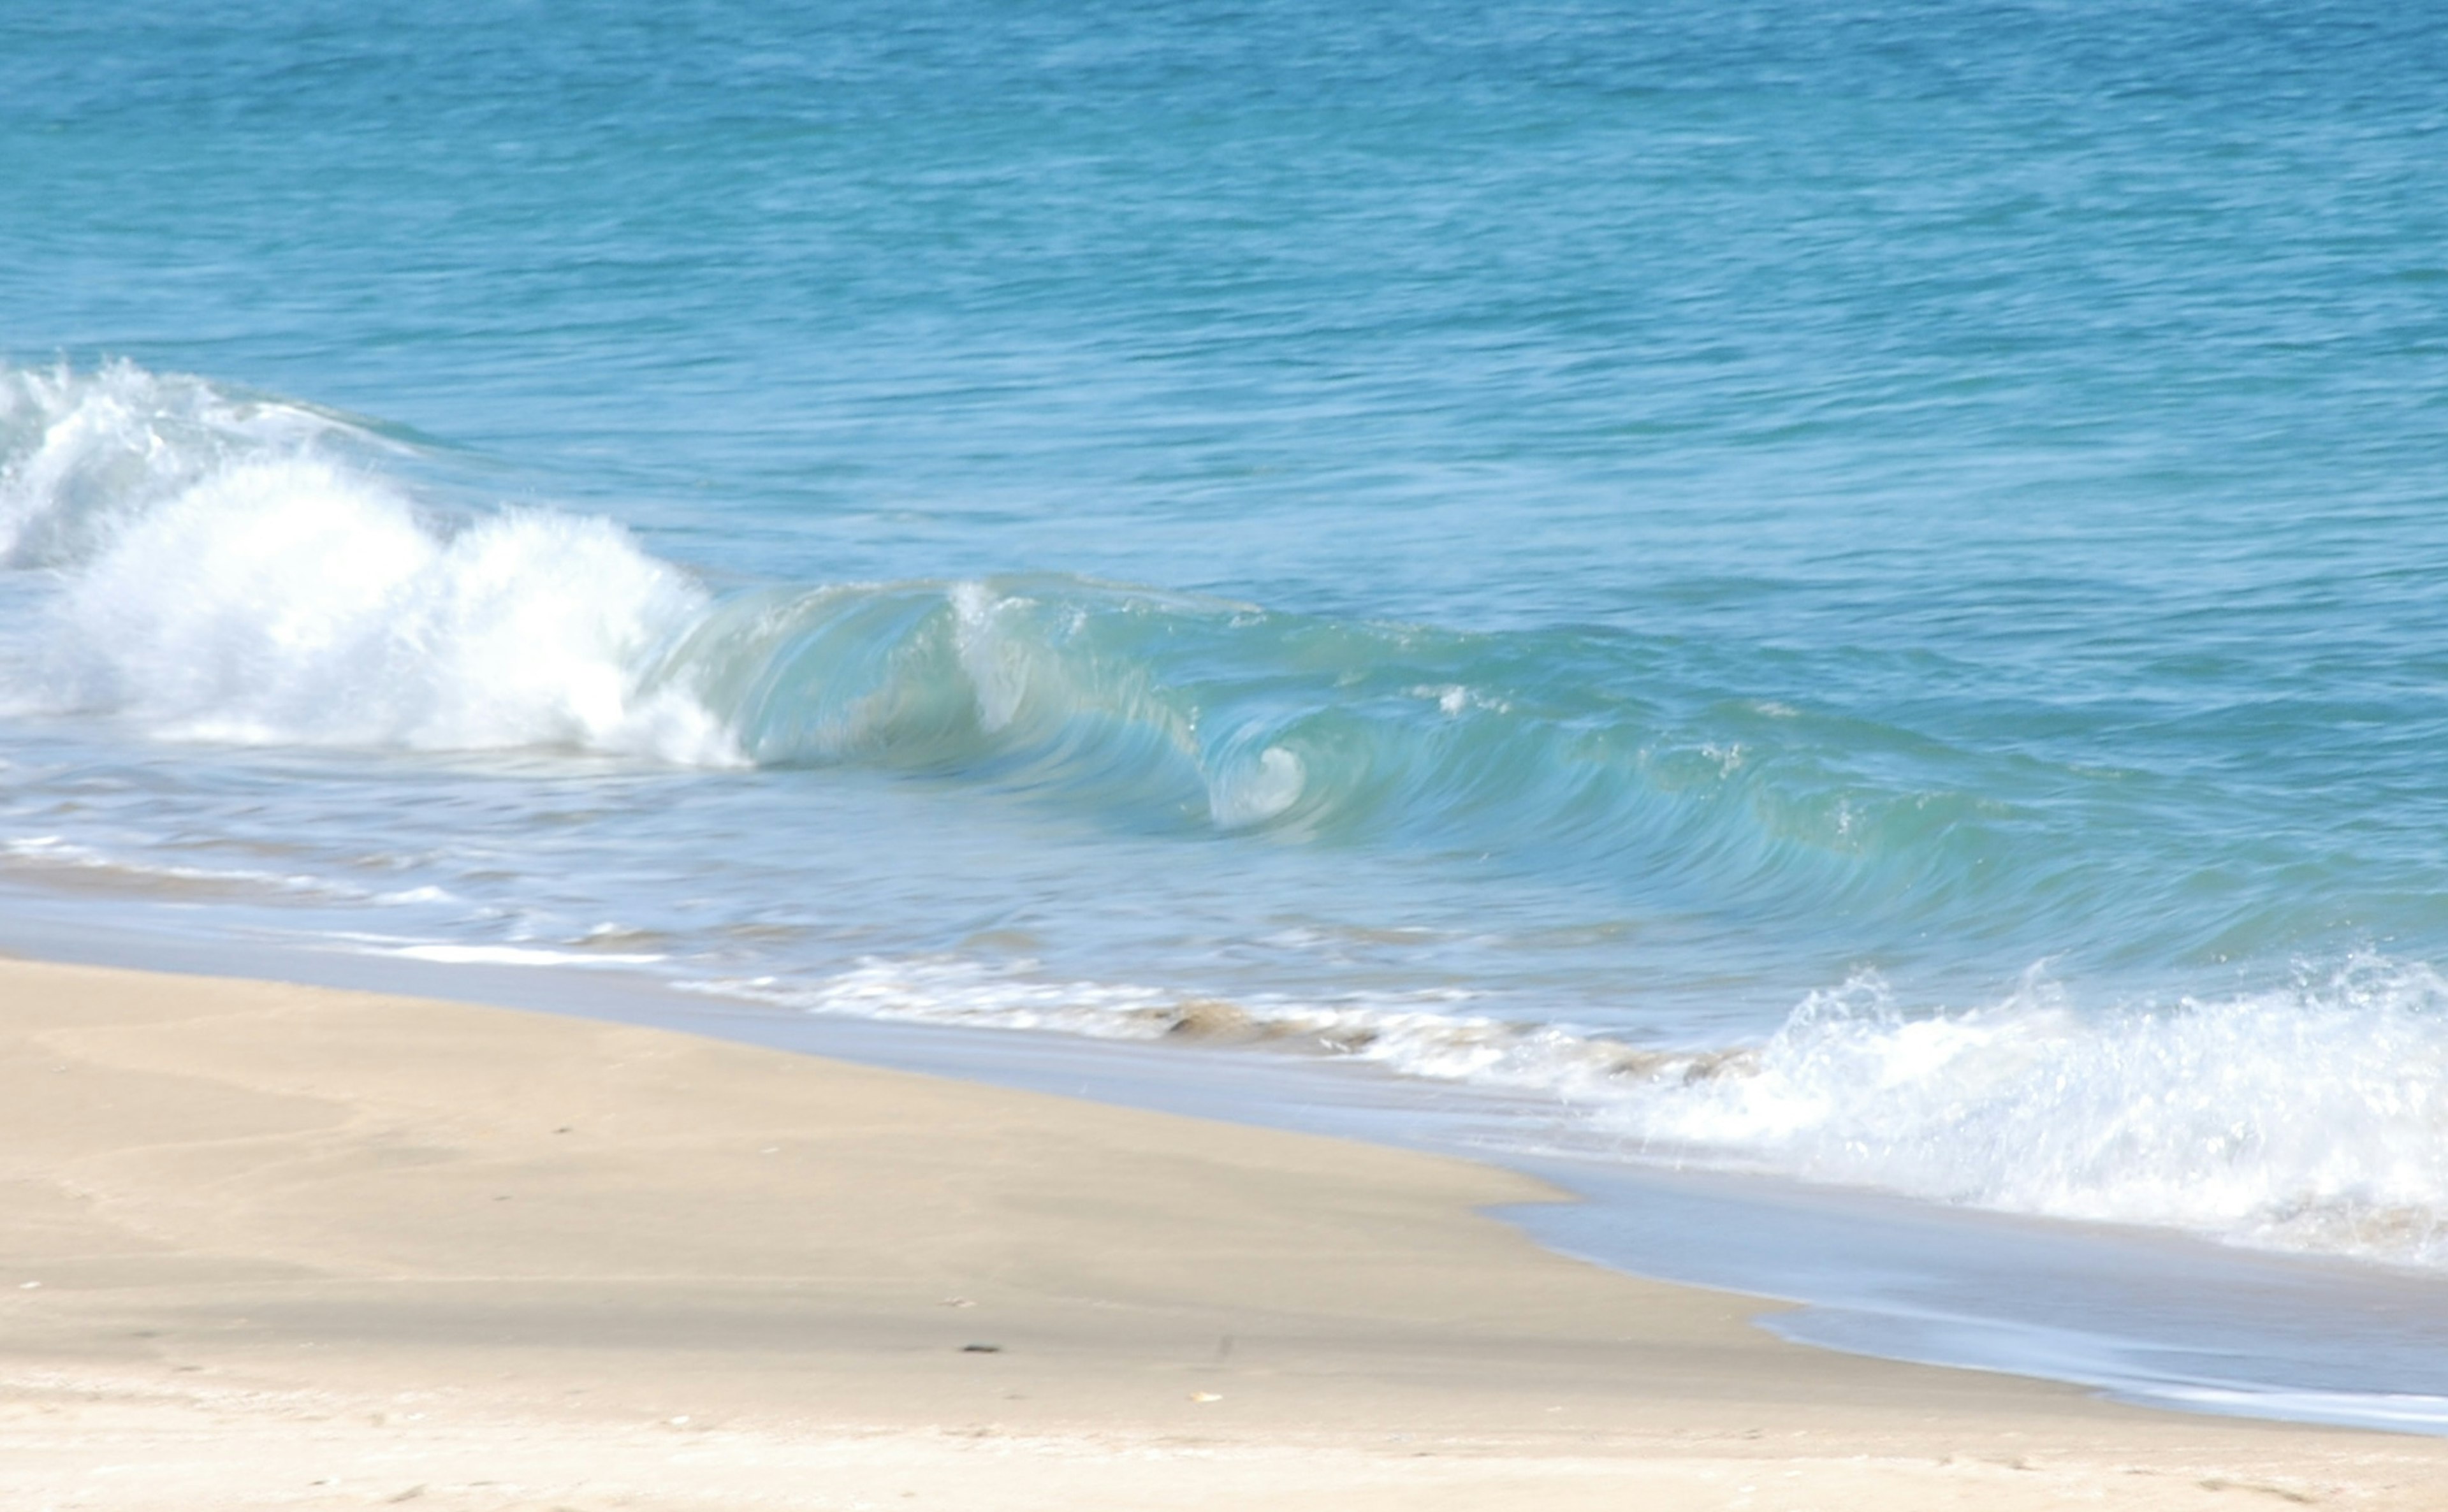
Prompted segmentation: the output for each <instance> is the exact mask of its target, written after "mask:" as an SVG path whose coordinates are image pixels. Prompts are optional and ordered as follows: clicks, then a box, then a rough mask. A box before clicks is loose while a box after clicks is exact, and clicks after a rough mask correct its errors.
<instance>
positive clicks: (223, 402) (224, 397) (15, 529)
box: [0, 361, 371, 566]
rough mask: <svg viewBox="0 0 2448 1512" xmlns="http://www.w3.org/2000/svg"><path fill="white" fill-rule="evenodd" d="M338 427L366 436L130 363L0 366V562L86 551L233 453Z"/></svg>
mask: <svg viewBox="0 0 2448 1512" xmlns="http://www.w3.org/2000/svg"><path fill="white" fill-rule="evenodd" d="M343 435H345V436H348V437H350V438H352V439H355V440H369V439H371V438H370V437H368V436H366V435H365V434H364V432H362V431H356V430H355V429H354V428H353V427H350V426H348V425H347V424H346V423H345V422H342V421H339V420H337V419H335V418H334V417H332V416H329V415H325V414H321V413H318V412H316V411H312V410H308V409H305V408H303V407H301V406H296V405H289V404H282V403H279V402H278V401H276V400H269V399H249V398H242V397H239V396H236V395H233V394H231V393H228V392H224V391H222V390H220V389H217V388H215V387H214V386H213V385H211V384H209V383H206V382H204V381H203V380H202V379H201V378H192V377H186V376H183V375H180V374H163V373H147V372H145V371H144V370H143V369H142V368H139V367H137V366H135V365H134V364H133V363H129V362H124V361H123V362H113V363H110V364H108V365H107V366H105V367H104V368H102V369H101V370H100V371H98V372H95V373H75V372H73V371H71V370H69V369H67V368H65V367H62V368H57V369H52V370H48V371H42V370H29V369H13V368H0V565H11V566H31V565H64V564H67V563H73V562H77V561H81V560H83V559H85V558H86V557H88V556H90V555H91V554H92V553H93V552H95V551H96V550H98V549H100V548H101V547H102V545H104V544H105V543H106V541H107V539H108V536H109V532H110V530H111V527H112V526H113V525H114V524H116V523H117V522H120V521H123V520H124V519H126V518H128V517H130V516H131V515H134V514H138V513H141V512H143V510H145V509H148V508H150V507H154V506H155V505H158V504H160V503H162V502H163V501H164V500H166V499H169V498H172V497H175V496H176V495H177V494H179V493H180V492H182V491H183V490H185V489H187V488H193V487H194V486H195V485H197V484H198V483H201V482H202V481H203V480H204V479H205V478H207V477H209V476H210V475H211V474H212V473H213V472H215V471H216V470H218V469H221V468H223V467H226V466H228V465H229V464H230V463H231V462H233V461H235V460H238V459H240V458H243V457H247V456H259V455H264V454H267V453H273V452H285V451H295V450H299V449H301V448H304V447H306V446H309V445H311V444H313V443H315V442H317V441H322V440H326V439H332V438H336V437H340V436H343Z"/></svg>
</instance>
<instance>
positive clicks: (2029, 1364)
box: [0, 895, 2448, 1435]
mask: <svg viewBox="0 0 2448 1512" xmlns="http://www.w3.org/2000/svg"><path fill="white" fill-rule="evenodd" d="M12 902H15V903H18V904H21V905H23V906H22V907H18V908H12V909H10V911H9V912H8V913H7V914H6V915H0V950H5V951H8V952H10V953H12V954H16V955H20V956H23V957H26V958H29V959H41V960H50V961H60V962H67V963H75V964H83V965H92V966H107V967H128V968H135V969H144V970H159V971H167V972H176V973H181V974H188V975H202V976H220V977H239V978H251V979H258V980H264V979H269V980H279V981H287V982H295V983H297V984H300V985H305V986H328V987H340V988H350V989H356V990H373V991H384V992H392V993H400V994H406V995H412V996H419V997H428V998H435V999H440V1000H445V1001H452V1002H462V1003H469V1004H474V1005H484V1006H499V1007H509V1008H516V1009H523V1010H527V1011H540V1012H547V1013H554V1014H560V1015H564V1016H567V1017H575V1018H583V1019H589V1020H595V1021H608V1022H614V1023H624V1024H640V1025H643V1026H649V1027H654V1028H661V1029H670V1030H675V1031H678V1032H682V1033H691V1034H699V1035H704V1036H707V1037H710V1038H714V1039H720V1040H727V1041H732V1042H735V1043H749V1044H755V1045H759V1046H763V1047H766V1048H773V1049H780V1050H786V1051H791V1052H794V1053H799V1054H809V1055H820V1056H825V1057H828V1058H832V1059H836V1060H841V1061H847V1062H855V1063H860V1064H866V1065H874V1066H882V1067H888V1068H891V1069H896V1070H906V1071H916V1072H923V1073H928V1074H931V1075H937V1076H947V1077H952V1078H957V1079H960V1080H964V1081H976V1082H980V1083H985V1084H990V1085H997V1086H1004V1087H1011V1088H1017V1089H1022V1090H1027V1091H1035V1092H1042V1093H1049V1094H1053V1095H1058V1096H1063V1097H1073V1098H1081V1099H1085V1100H1088V1101H1098V1102H1104V1103H1108V1104H1112V1105H1118V1106H1124V1107H1134V1108H1141V1109H1147V1110H1150V1111H1156V1112H1162V1113H1171V1114H1177V1115H1182V1116H1188V1117H1195V1118H1206V1119H1213V1120H1220V1121H1225V1122H1233V1123H1240V1124H1245V1125H1254V1126H1259V1127H1267V1128H1275V1129H1283V1130H1287V1131H1291V1132H1298V1133H1307V1134H1317V1135H1324V1136H1329V1137H1333V1138H1340V1139H1359V1140H1364V1141H1367V1142H1372V1143H1377V1144H1381V1145H1388V1146H1395V1147H1400V1148H1406V1149H1414V1150H1419V1151H1423V1152H1426V1153H1431V1154H1437V1155H1443V1156H1448V1157H1455V1158H1465V1159H1472V1160H1477V1161H1481V1162H1482V1163H1487V1164H1493V1165H1497V1166H1500V1167H1503V1168H1506V1169H1510V1170H1514V1171H1518V1172H1520V1173H1522V1174H1525V1175H1529V1176H1532V1177H1538V1178H1540V1179H1541V1180H1544V1181H1547V1182H1549V1183H1550V1184H1552V1185H1554V1186H1556V1187H1558V1188H1559V1189H1561V1190H1563V1191H1565V1192H1567V1193H1569V1194H1571V1195H1572V1196H1574V1197H1576V1198H1578V1200H1576V1201H1572V1202H1565V1203H1543V1204H1536V1205H1530V1206H1522V1207H1510V1208H1505V1209H1500V1210H1496V1211H1495V1213H1494V1214H1493V1215H1495V1216H1497V1217H1500V1218H1501V1219H1503V1220H1504V1221H1506V1222H1508V1223H1511V1224H1512V1225H1514V1226H1515V1227H1517V1228H1519V1229H1520V1230H1521V1231H1522V1232H1523V1233H1525V1234H1528V1235H1529V1236H1530V1237H1531V1238H1532V1239H1534V1240H1535V1241H1537V1242H1538V1243H1540V1245H1542V1246H1544V1247H1546V1248H1548V1249H1550V1250H1553V1251H1556V1252H1558V1253H1560V1254H1568V1255H1572V1256H1575V1257H1577V1258H1580V1259H1584V1260H1588V1261H1590V1262H1592V1263H1595V1264H1598V1265H1601V1266H1605V1267H1607V1268H1609V1269H1611V1270H1616V1271H1618V1272H1622V1273H1628V1274H1633V1275H1637V1276H1642V1277H1646V1278H1649V1279H1654V1280H1660V1281H1666V1282H1672V1283H1678V1284H1682V1285H1690V1286H1698V1287H1705V1288H1709V1289H1712V1290H1718V1291H1727V1292H1738V1293H1742V1294H1745V1295H1748V1296H1751V1297H1754V1298H1757V1299H1759V1300H1761V1301H1762V1302H1765V1303H1784V1304H1788V1308H1789V1310H1780V1311H1771V1312H1769V1313H1767V1314H1765V1315H1763V1316H1762V1317H1760V1318H1759V1319H1758V1321H1759V1323H1760V1325H1761V1326H1762V1327H1763V1328H1766V1329H1768V1330H1769V1331H1771V1332H1773V1333H1775V1334H1777V1335H1779V1336H1780V1337H1783V1338H1786V1339H1788V1340H1792V1341H1794V1342H1796V1343H1801V1344H1806V1345H1810V1346H1814V1347H1818V1348H1823V1349H1834V1350H1837V1351H1840V1352H1845V1353H1851V1354H1860V1355H1866V1356H1871V1357H1875V1358H1883V1359H1892V1360H1901V1361H1907V1362H1912V1363H1916V1364H1924V1365H1933V1366H1941V1367H1949V1368H1966V1369H1977V1370H1989V1371H1998V1372H2002V1373H2007V1374H2015V1375H2023V1376H2029V1377H2035V1378H2038V1379H2044V1380H2055V1381H2062V1382H2067V1383H2071V1384H2074V1385H2076V1386H2080V1387H2084V1388H2090V1389H2093V1390H2095V1391H2098V1392H2100V1393H2101V1394H2103V1395H2105V1396H2108V1397H2110V1398H2113V1399H2115V1400H2119V1401H2123V1402H2127V1403H2131V1404H2134V1405H2139V1406H2146V1407H2163V1408H2172V1409H2178V1410H2188V1411H2198V1412H2209V1413H2218V1414H2224V1415H2230V1416H2239V1417H2247V1418H2265V1419H2272V1420H2278V1421H2291V1422H2303V1423H2318V1424H2326V1425H2333V1426H2352V1427H2362V1428H2372V1429H2380V1430H2386V1431H2397V1432H2413V1433H2423V1434H2443V1435H2448V1287H2442V1286H2441V1285H2440V1284H2439V1283H2438V1280H2437V1279H2436V1278H2433V1277H2430V1276H2427V1275H2423V1274H2419V1273H2412V1272H2406V1271H2400V1270H2395V1269H2391V1268H2386V1267H2381V1266H2374V1265H2369V1264H2362V1263H2356V1262H2349V1261H2337V1260H2323V1259H2317V1258H2306V1257H2302V1256H2293V1255H2284V1254H2266V1253H2260V1252H2252V1251H2245V1250H2236V1249H2229V1248H2226V1247H2222V1246H2217V1245H2212V1244H2209V1243H2207V1242H2204V1241H2200V1240H2196V1239H2192V1238H2189V1237H2187V1236H2184V1235H2180V1234H2167V1233H2162V1232H2152V1231H2145V1230H2138V1229H2125V1228H2116V1227H2110V1226H2104V1225H2085V1224H2074V1223H2065V1222H2059V1221H2054V1220H2047V1219H2034V1218H2022V1217H2016V1216H2010V1215H1996V1214H1986V1213H1976V1212H1969V1211H1963V1210H1956V1209H1948V1208H1943V1207H1940V1206H1935V1205H1931V1204H1927V1203H1921V1202H1916V1201H1913V1200H1911V1199H1908V1198H1903V1197H1897V1196H1887V1195H1884V1194H1878V1193H1868V1192H1861V1191H1852V1190H1844V1189H1835V1188H1827V1187H1815V1186H1809V1185H1805V1184H1803V1183H1799V1182H1793V1181H1788V1180H1784V1179H1779V1178H1773V1177H1745V1176H1731V1175H1727V1174H1725V1173H1721V1172H1710V1173H1697V1172H1688V1171H1677V1170H1673V1169H1669V1168H1666V1167H1662V1166H1657V1165H1649V1164H1637V1163H1632V1162H1628V1161H1624V1160H1620V1159H1608V1158H1603V1156H1601V1155H1598V1154H1597V1153H1595V1152H1594V1153H1592V1154H1590V1155H1584V1156H1572V1155H1557V1154H1554V1153H1547V1152H1540V1151H1536V1150H1532V1149H1529V1148H1525V1147H1524V1146H1523V1145H1522V1144H1521V1143H1520V1139H1519V1137H1518V1135H1517V1134H1515V1133H1514V1132H1513V1131H1516V1130H1518V1129H1519V1128H1520V1124H1521V1121H1522V1116H1523V1109H1522V1107H1521V1105H1520V1102H1519V1101H1516V1100H1513V1099H1509V1098H1507V1097H1505V1096H1503V1095H1501V1094H1498V1093H1492V1092H1489V1091H1486V1090H1483V1089H1478V1088H1472V1087H1467V1086H1455V1085H1431V1084H1424V1083H1420V1082H1416V1081H1404V1080H1401V1079H1398V1078H1394V1077H1391V1076H1388V1075H1386V1074H1384V1073H1383V1072H1382V1071H1380V1070H1378V1069H1377V1068H1374V1067H1368V1066H1364V1065H1358V1064H1354V1063H1352V1062H1347V1061H1338V1060H1333V1059H1320V1058H1310V1057H1290V1056H1282V1055H1270V1054H1264V1053H1250V1052H1236V1051H1234V1050H1231V1049H1217V1048H1214V1047H1209V1046H1182V1045H1177V1044H1166V1043H1153V1044H1152V1043H1117V1042H1111V1041H1096V1040H1088V1039H1081V1038H1076V1037H1072V1036H1061V1035H1049V1034H1044V1033H1029V1032H1020V1031H1011V1030H1001V1029H992V1028H969V1027H959V1026H950V1025H942V1024H906V1023H892V1022H888V1021H883V1020H875V1019H861V1018H850V1017H833V1016H817V1015H810V1014H801V1013H786V1012H777V1011H774V1010H771V1009H759V1008H756V1007H754V1006H749V1005H731V1004H724V1003H720V1002H709V1001H706V1000H703V999H698V998H692V997H690V996H688V995H686V994H683V993H679V992H676V991H673V990H671V989H669V988H668V987H665V986H661V985H660V984H658V983H655V982H652V981H650V980H646V979H641V978H639V977H635V976H631V975H629V974H626V973H622V972H617V971H589V970H583V969H569V968H562V969H555V968H550V967H489V966H482V965H473V966H471V965H456V964H453V965H445V964H437V963H431V962H421V961H415V960H400V959H383V958H370V957H367V956H363V955H358V954H354V953H351V952H345V951H340V950H332V949H316V948H313V947H303V946H296V945H287V946H284V945H283V944H280V943H277V942H264V941H250V942H238V943H232V942H210V941H203V940H197V939H192V938H179V937H176V936H174V935H168V934H162V933H153V932H146V931H140V930H132V929H114V928H109V927H106V926H98V925H95V924H93V923H92V922H91V921H90V920H89V919H76V918H70V917H65V916H51V917H45V916H44V912H45V909H44V907H43V902H42V900H40V899H38V898H33V897H28V896H22V895H21V896H19V897H17V898H15V899H12Z"/></svg>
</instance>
